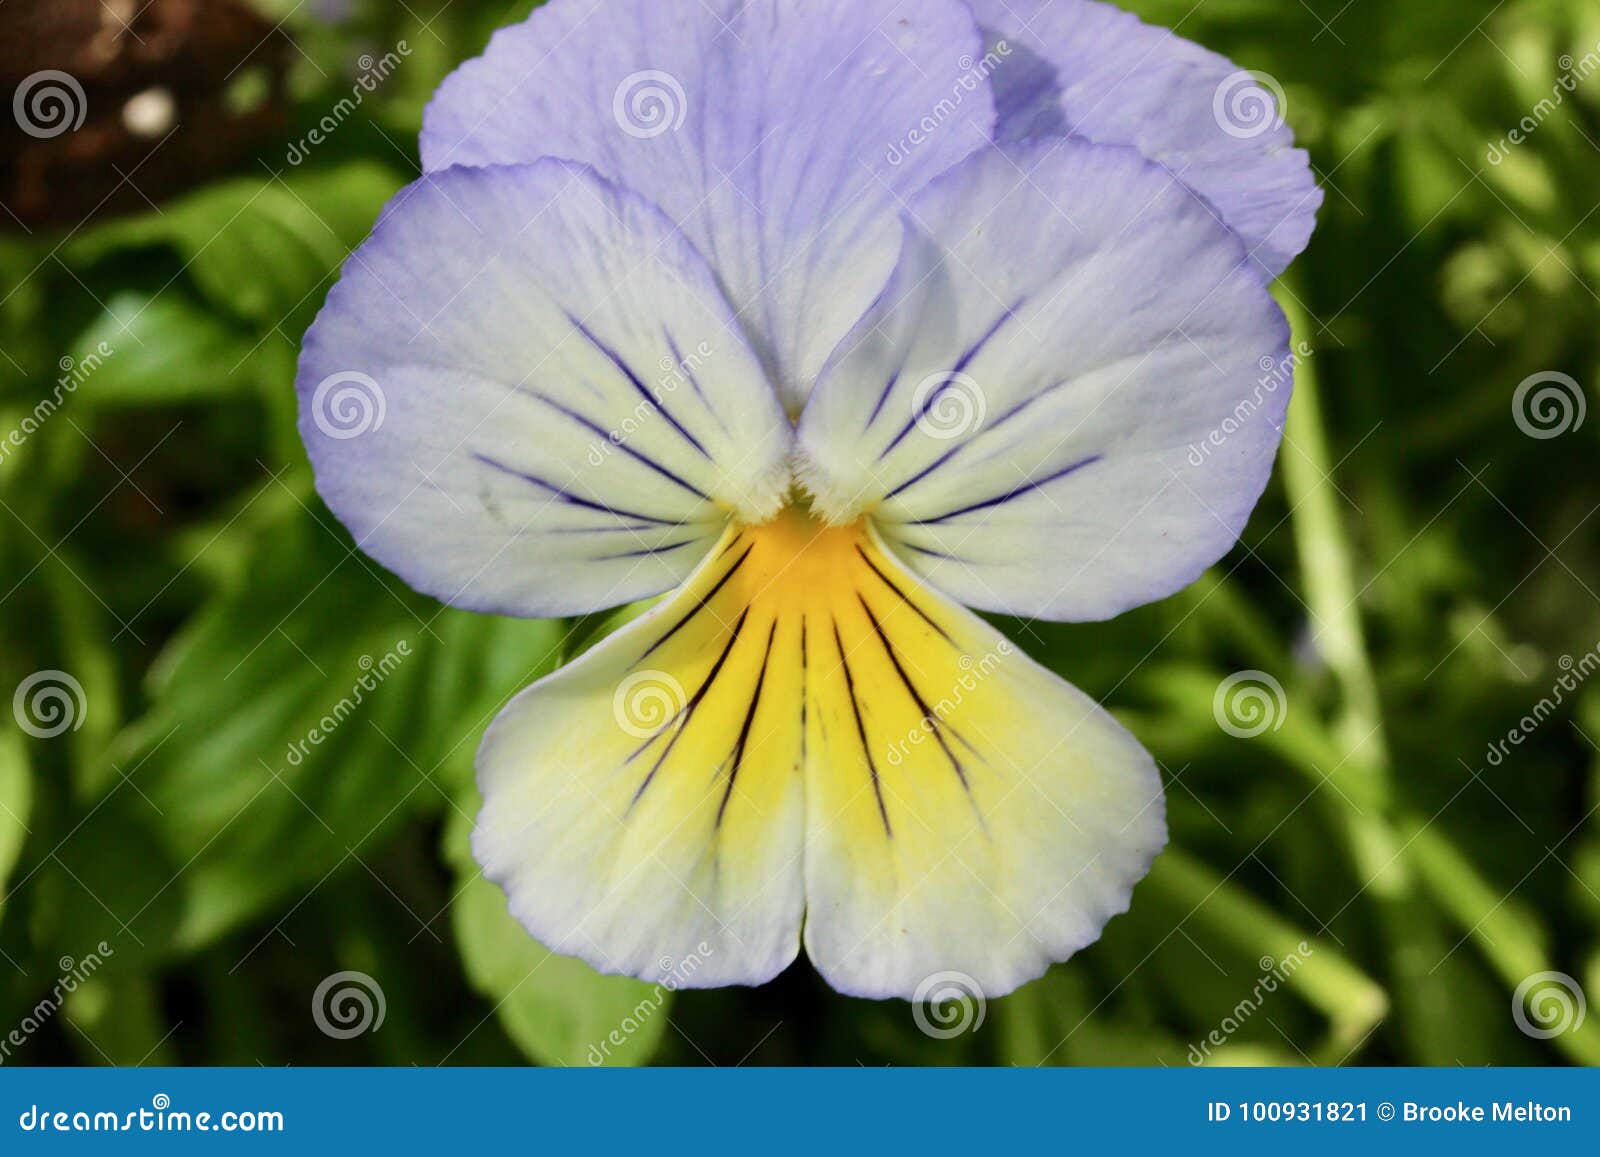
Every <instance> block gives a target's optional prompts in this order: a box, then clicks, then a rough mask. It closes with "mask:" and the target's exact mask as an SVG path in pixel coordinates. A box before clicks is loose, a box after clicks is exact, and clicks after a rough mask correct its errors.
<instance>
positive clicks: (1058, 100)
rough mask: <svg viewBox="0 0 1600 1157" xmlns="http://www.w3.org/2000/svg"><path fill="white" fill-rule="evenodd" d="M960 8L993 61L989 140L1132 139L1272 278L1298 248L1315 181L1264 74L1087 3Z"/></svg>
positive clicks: (1309, 221)
mask: <svg viewBox="0 0 1600 1157" xmlns="http://www.w3.org/2000/svg"><path fill="white" fill-rule="evenodd" d="M971 5H972V10H973V12H974V13H975V14H976V15H977V17H978V23H979V24H980V25H981V26H982V28H983V30H984V34H985V36H986V38H987V41H988V44H989V46H990V52H989V55H988V56H987V57H986V59H987V60H990V61H995V62H997V63H995V66H994V68H993V70H992V73H991V75H990V82H991V85H992V87H993V89H994V95H995V106H996V112H997V118H998V124H997V127H996V133H995V136H996V140H998V141H1000V142H1002V143H1005V142H1016V141H1021V140H1026V139H1028V138H1030V137H1035V136H1041V135H1045V136H1058V135H1063V134H1072V135H1074V136H1081V137H1085V138H1087V139H1089V140H1092V141H1098V142H1101V143H1103V144H1112V145H1132V146H1133V147H1135V148H1137V149H1138V150H1139V151H1140V152H1142V153H1144V155H1145V156H1147V157H1149V158H1151V159H1152V160H1156V161H1159V162H1161V163H1162V164H1164V165H1166V166H1167V167H1168V168H1170V169H1172V171H1173V172H1175V173H1176V174H1177V175H1178V176H1179V177H1180V178H1181V179H1182V180H1183V182H1184V183H1185V184H1187V185H1188V186H1189V187H1190V188H1192V189H1193V190H1194V191H1195V192H1197V193H1199V194H1200V195H1201V196H1203V197H1204V198H1206V200H1207V201H1209V202H1210V203H1211V205H1212V206H1213V207H1214V208H1215V209H1216V211H1217V213H1218V215H1219V216H1220V217H1221V218H1222V219H1223V220H1224V221H1226V222H1227V224H1228V226H1229V227H1230V228H1231V229H1233V230H1234V231H1235V232H1236V233H1238V234H1239V235H1240V236H1241V237H1243V238H1244V240H1245V245H1246V247H1247V248H1248V249H1249V250H1250V253H1251V256H1252V257H1253V258H1254V259H1255V260H1256V261H1258V262H1260V264H1261V267H1262V268H1263V269H1264V270H1266V272H1267V273H1268V274H1269V275H1270V276H1273V277H1276V276H1277V275H1278V274H1280V273H1282V272H1283V271H1284V269H1286V268H1287V267H1288V265H1289V263H1290V262H1291V261H1293V260H1294V259H1295V257H1296V256H1298V255H1299V254H1300V252H1301V250H1303V249H1304V248H1305V247H1306V244H1307V242H1308V241H1309V240H1310V239H1311V231H1312V228H1313V227H1314V226H1315V224H1316V215H1317V209H1318V208H1319V207H1320V206H1321V204H1322V190H1321V189H1319V188H1317V185H1316V181H1315V178H1314V176H1313V174H1312V172H1311V166H1310V163H1309V160H1308V158H1307V156H1306V153H1305V151H1304V150H1302V149H1297V148H1294V147H1293V146H1294V133H1293V132H1292V131H1291V130H1290V129H1289V128H1288V127H1287V126H1286V125H1285V123H1284V112H1285V110H1284V107H1283V103H1284V97H1283V92H1282V90H1281V88H1279V87H1278V85H1277V82H1276V81H1274V80H1273V79H1272V78H1271V77H1268V76H1264V75H1261V74H1256V73H1251V72H1248V71H1245V70H1242V69H1240V68H1239V66H1238V65H1236V64H1234V63H1233V62H1231V61H1229V60H1228V59H1227V58H1226V57H1223V56H1219V55H1218V54H1217V53H1215V52H1211V51H1210V50H1208V49H1205V48H1202V47H1200V45H1198V44H1195V43H1193V42H1192V41H1189V40H1185V39H1183V38H1182V37H1180V36H1177V35H1175V34H1174V33H1172V32H1170V31H1168V30H1167V29H1165V28H1157V27H1153V26H1151V25H1148V24H1145V23H1143V22H1142V21H1140V20H1139V19H1138V18H1137V17H1135V16H1133V15H1132V14H1131V13H1128V12H1124V11H1122V10H1121V9H1119V8H1114V7H1112V6H1111V5H1109V4H1101V3H1098V2H1097V0H971ZM997 46H1003V53H1002V52H1001V51H999V50H998V49H997Z"/></svg>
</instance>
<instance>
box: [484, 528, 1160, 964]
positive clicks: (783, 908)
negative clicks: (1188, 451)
mask: <svg viewBox="0 0 1600 1157" xmlns="http://www.w3.org/2000/svg"><path fill="white" fill-rule="evenodd" d="M479 778H480V782H481V784H482V786H483V790H484V796H485V806H484V811H483V815H482V817H481V819H480V823H479V828H478V832H477V834H476V836H475V848H476V850H477V853H478V856H479V859H480V861H481V862H482V863H483V864H484V867H485V871H486V873H487V874H489V875H490V876H491V877H492V878H494V879H496V880H498V881H499V882H500V883H501V884H502V885H504V886H505V888H506V889H507V891H508V893H509V894H510V897H511V907H512V911H513V912H515V913H516V914H517V915H518V917H519V918H520V919H522V921H523V923H524V924H525V925H526V926H527V927H528V928H529V930H530V931H531V932H533V934H534V935H535V936H537V937H539V938H540V939H541V940H543V941H544V942H545V943H546V944H547V945H549V946H550V947H552V948H554V949H556V950H557V951H561V952H566V953H571V954H573V955H578V956H581V957H583V958H584V959H586V960H589V961H590V962H591V963H593V964H595V965H596V966H597V967H599V968H602V969H603V970H608V971H620V972H627V973H630V974H633V975H639V976H645V977H647V978H656V979H673V978H674V970H675V969H678V966H679V962H681V961H683V960H684V959H686V958H687V957H689V956H693V957H695V958H696V960H697V961H698V963H697V964H696V965H695V968H694V971H693V973H692V975H691V976H689V977H681V976H678V977H675V978H676V979H677V980H678V981H679V982H680V983H685V984H725V983H736V982H744V983H759V982H761V981H763V980H766V979H768V978H770V977H771V976H773V975H775V974H776V973H777V972H778V971H781V970H782V968H783V967H784V966H785V965H787V964H788V963H789V961H791V960H792V959H793V957H794V955H795V953H796V951H797V950H798V942H799V939H800V927H801V922H802V918H804V922H805V942H806V946H807V950H808V952H809V954H810V955H811V957H812V959H813V961H814V962H815V963H816V965H817V967H818V969H819V970H820V971H821V972H822V973H823V974H824V976H826V977H827V979H828V980H829V981H830V982H831V983H832V984H833V985H834V986H835V987H836V988H839V989H841V990H843V991H847V992H853V993H858V994H862V995H870V996H910V995H912V994H913V993H914V992H915V991H916V989H917V986H918V985H919V984H920V983H921V982H922V981H923V980H924V979H925V978H927V977H928V976H930V975H931V974H933V973H936V972H942V971H960V972H965V973H967V974H968V975H969V976H971V977H972V979H973V980H974V982H976V983H977V985H978V986H979V987H980V988H982V989H983V990H984V991H985V992H986V993H988V994H989V995H991V996H994V995H999V994H1001V993H1003V992H1006V991H1009V990H1010V989H1011V988H1014V987H1015V986H1016V985H1017V984H1019V983H1022V982H1023V981H1025V980H1028V979H1030V978H1032V977H1034V976H1037V975H1039V974H1040V973H1041V972H1042V971H1043V970H1044V968H1046V967H1047V966H1048V965H1049V963H1050V962H1052V961H1055V960H1061V959H1065V958H1066V957H1067V956H1069V955H1070V954H1071V953H1072V952H1074V951H1076V950H1077V949H1078V948H1080V947H1082V946H1083V945H1085V944H1087V943H1089V942H1091V941H1092V940H1094V939H1095V938H1096V937H1097V936H1098V935H1099V932H1100V930H1101V928H1102V927H1103V926H1104V924H1105V922H1106V921H1107V920H1108V919H1109V918H1110V917H1111V916H1112V915H1114V914H1115V913H1117V912H1119V911H1122V910H1123V909H1125V907H1126V906H1127V902H1128V898H1129V895H1130V893H1131V890H1132V887H1133V885H1134V883H1136V882H1137V881H1138V879H1140V878H1141V877H1142V876H1143V875H1144V873H1145V871H1146V870H1147V869H1148V866H1149V863H1150V861H1151V859H1152V858H1153V857H1154V855H1155V853H1156V852H1157V851H1158V850H1159V849H1160V847H1161V846H1162V844H1163V843H1164V841H1165V824H1164V819H1163V802H1162V796H1161V786H1160V780H1159V777H1158V776H1157V774H1156V771H1155V767H1154V765H1153V763H1152V761H1151V760H1150V758H1149V756H1148V755H1147V754H1146V753H1145V752H1144V751H1143V749H1142V748H1140V747H1139V745H1138V743H1137V742H1135V741H1134V740H1133V738H1132V737H1131V736H1130V735H1129V734H1128V733H1127V732H1126V731H1125V730H1124V729H1123V728H1122V727H1120V726H1119V725H1118V724H1117V723H1116V722H1115V721H1113V720H1112V719H1111V718H1110V716H1109V715H1107V714H1106V713H1105V712H1104V711H1102V710H1101V709H1100V708H1099V707H1098V706H1097V705H1096V704H1094V702H1093V701H1092V700H1090V699H1088V698H1087V697H1086V696H1084V695H1082V694H1081V693H1080V692H1078V691H1076V690H1075V689H1074V688H1072V687H1070V686H1069V685H1067V684H1066V683H1064V682H1062V681H1061V680H1060V679H1058V678H1056V677H1055V676H1054V675H1052V674H1050V673H1049V672H1047V671H1045V670H1044V669H1043V668H1041V667H1039V666H1038V665H1037V664H1035V663H1033V662H1032V661H1031V660H1029V659H1028V658H1027V657H1026V656H1025V655H1023V654H1022V653H1021V652H1020V651H1018V650H1017V649H1016V648H1015V647H1014V646H1012V645H1011V644H1010V643H1009V642H1007V641H1006V640H1005V638H1004V637H1003V636H1001V635H1000V634H999V633H998V632H996V631H995V630H993V629H992V628H991V627H989V626H988V625H987V624H985V623H984V622H983V621H982V620H981V619H979V618H977V617H976V616H975V615H972V614H971V613H969V612H967V611H965V610H963V609H961V608H959V607H957V606H954V605H952V604H950V603H949V602H947V601H946V600H944V599H942V598H940V597H937V596H935V595H933V594H932V593H930V592H929V591H927V590H926V589H925V588H922V587H919V586H918V585H917V582H916V580H915V579H913V578H912V577H911V576H910V575H909V574H908V572H907V571H906V570H905V569H904V568H903V567H901V566H900V565H899V564H898V562H896V561H895V560H894V559H893V557H892V556H891V555H890V554H889V553H888V552H887V550H886V549H885V548H884V546H883V545H882V543H881V542H880V541H879V540H878V538H877V536H876V535H875V533H874V532H873V531H872V530H871V528H870V526H868V525H867V524H864V523H862V524H857V525H855V526H849V527H825V526H823V525H822V524H820V523H818V522H815V521H813V520H812V519H811V518H809V517H808V516H807V515H806V514H805V513H803V512H801V511H795V510H791V511H787V512H785V513H784V514H783V515H781V516H780V517H779V518H778V519H776V520H775V521H773V522H771V523H768V524H766V525H764V526H760V527H750V528H742V529H733V530H730V531H729V532H728V534H727V536H726V537H725V539H724V541H723V543H722V544H721V545H720V546H719V548H718V549H717V551H716V552H715V553H714V555H713V557H712V558H711V559H710V560H708V562H707V563H706V564H705V565H703V566H702V567H701V568H700V570H699V571H698V572H697V573H696V574H695V575H694V576H693V577H692V578H691V579H690V581H689V582H688V583H686V584H685V586H684V587H683V588H682V589H681V590H679V591H678V592H676V593H675V594H674V595H672V596H671V597H670V598H668V599H667V600H665V601H664V602H662V603H661V604H660V605H659V606H657V607H656V608H654V609H653V610H652V611H651V612H650V613H649V614H647V615H645V616H644V617H642V618H640V619H638V620H636V621H635V622H633V623H631V624H629V625H628V626H627V627H625V628H623V629H622V630H620V631H618V632H617V633H616V634H614V635H612V636H610V637H609V638H607V639H606V640H605V641H603V642H602V643H600V644H599V645H598V646H596V647H595V648H594V649H593V650H591V651H589V652H588V653H587V654H586V655H584V656H583V657H582V658H580V659H579V660H578V661H577V662H575V663H573V664H572V665H571V666H569V667H568V668H566V669H564V670H563V671H561V672H558V673H557V674H555V675H553V676H551V677H550V678H549V679H546V680H544V681H543V682H541V683H539V684H537V685H535V686H534V687H532V688H530V689H529V690H528V691H526V692H524V693H523V695H522V696H520V697H519V698H518V699H517V700H515V701H514V702H513V703H512V705H511V706H509V707H508V708H507V709H506V711H505V712H504V713H503V714H502V715H501V717H500V718H499V719H498V720H496V722H495V724H494V726H493V727H492V728H491V729H490V733H489V735H488V737H487V738H486V740H485V742H484V747H483V749H482V751H481V752H480V756H479Z"/></svg>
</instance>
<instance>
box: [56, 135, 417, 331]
mask: <svg viewBox="0 0 1600 1157" xmlns="http://www.w3.org/2000/svg"><path fill="white" fill-rule="evenodd" d="M400 184H401V181H400V178H399V177H398V176H397V175H396V174H395V173H394V172H392V171H391V170H389V169H388V168H386V167H384V166H381V165H377V164H374V163H371V162H367V161H361V162H355V163H351V164H347V165H342V166H340V167H339V168H336V169H329V170H326V171H320V172H318V171H313V172H297V173H293V174H290V175H288V176H282V177H272V178H267V179H256V178H238V179H235V180H231V181H226V182H223V183H221V184H217V185H211V186H208V187H206V188H204V189H201V190H200V191H198V192H196V193H192V194H190V195H189V196H187V197H185V198H183V199H181V200H179V201H177V202H175V203H174V204H172V205H169V206H167V207H166V208H165V209H164V210H163V211H162V212H160V213H159V214H154V215H147V216H143V217H136V218H133V219H132V220H129V221H124V222H117V223H113V224H110V225H106V226H103V227H101V228H99V229H97V230H95V231H93V232H91V233H90V234H88V235H87V236H85V237H84V238H83V239H81V240H79V241H77V242H75V243H73V244H72V245H70V246H69V247H68V249H67V253H68V258H69V261H70V262H73V263H82V264H87V263H92V262H95V261H98V260H100V259H102V258H105V257H107V256H110V255H112V254H114V253H117V252H120V251H123V250H130V249H139V248H144V247H149V246H168V247H171V248H173V249H175V250H176V251H177V254H178V256H179V257H180V258H181V259H182V262H183V266H184V268H185V269H186V270H187V271H188V273H189V275H190V276H191V277H192V278H193V279H194V282H195V284H196V285H197V286H199V288H200V291H201V292H202V293H203V294H204V295H205V296H206V297H207V298H208V299H209V300H211V301H214V302H216V303H217V304H218V305H221V306H223V307H224V308H226V309H228V310H229V311H231V312H232V313H234V314H235V315H237V316H239V317H241V318H245V319H248V320H251V321H255V322H261V323H265V324H266V325H268V326H277V325H279V324H280V323H284V322H286V321H287V319H288V318H289V316H290V315H300V314H304V313H307V312H309V311H308V310H307V308H306V307H307V303H308V299H309V298H311V297H312V296H313V295H315V293H316V291H317V289H318V288H319V287H321V286H322V285H323V283H324V282H325V281H328V280H330V279H331V277H332V276H333V274H334V273H335V272H337V271H338V269H339V266H340V265H342V264H343V263H344V260H345V258H346V257H347V256H348V255H349V253H350V250H351V249H353V248H354V247H355V246H356V245H358V244H359V243H360V242H361V240H362V239H363V238H364V237H365V236H366V235H367V232H368V231H369V230H370V229H371V227H372V223H373V221H374V220H376V219H377V216H378V212H379V210H380V209H382V208H383V205H384V203H385V202H386V201H387V200H388V199H389V198H390V197H391V196H393V195H394V193H395V191H396V190H397V189H399V187H400ZM313 304H314V303H313Z"/></svg>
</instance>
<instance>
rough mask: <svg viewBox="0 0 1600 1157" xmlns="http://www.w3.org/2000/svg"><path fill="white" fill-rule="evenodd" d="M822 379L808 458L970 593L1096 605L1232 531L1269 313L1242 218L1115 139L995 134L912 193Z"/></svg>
mask: <svg viewBox="0 0 1600 1157" xmlns="http://www.w3.org/2000/svg"><path fill="white" fill-rule="evenodd" d="M908 216H909V217H910V218H911V219H912V220H913V221H914V222H915V225H913V226H908V235H907V242H906V248H905V252H904V254H903V256H902V259H901V263H900V266H899V267H898V268H897V270H896V271H895V275H894V278H893V280H892V281H891V282H890V284H889V287H888V288H887V289H886V290H885V292H884V295H883V297H882V298H881V299H880V300H879V302H878V303H877V304H876V305H875V306H874V307H873V309H872V310H871V311H870V312H869V313H868V314H867V316H866V317H865V318H863V320H862V322H861V324H860V326H859V327H858V328H857V330H856V331H855V332H854V333H853V334H852V335H851V336H850V337H849V338H848V339H847V340H846V341H845V343H844V345H843V346H842V347H841V348H840V352H839V354H838V356H837V357H836V359H835V360H834V361H832V362H831V363H830V364H829V366H828V368H827V370H826V371H825V372H824V374H823V375H822V377H821V379H820V380H819V382H818V384H817V387H816V390H815V391H814V392H813V394H812V398H811V402H810V404H809V405H808V407H807V409H806V411H805V415H804V417H803V419H802V421H801V424H800V434H799V437H800V446H801V450H802V452H803V453H804V455H805V457H806V459H807V466H806V468H805V470H804V475H803V479H804V481H805V484H806V485H807V486H808V487H809V488H810V489H811V490H812V491H813V493H814V494H815V495H816V497H817V502H818V506H819V509H821V510H822V511H823V512H824V513H825V514H826V515H827V516H828V517H830V518H833V519H835V520H837V521H848V520H850V519H852V518H855V517H857V516H858V515H859V514H861V513H863V512H870V513H871V515H872V517H873V519H874V521H875V522H876V523H877V525H878V527H879V529H880V531H881V532H882V534H883V536H884V538H885V540H886V541H887V542H888V543H889V544H890V545H891V546H893V547H896V548H897V549H898V550H899V551H900V552H901V553H902V556H903V557H904V558H905V560H906V561H907V563H908V564H909V565H910V566H912V567H913V569H915V570H916V571H918V572H919V573H920V574H922V575H924V576H926V577H928V578H929V579H930V580H931V581H933V582H934V584H935V585H937V586H940V587H942V588H944V589H945V590H946V591H948V592H949V593H950V594H953V595H955V596H956V597H957V598H959V599H960V600H961V601H962V602H964V603H966V604H968V605H969V606H976V607H981V608H984V609H988V610H995V611H1004V612H1010V613H1016V614H1027V615H1036V616H1039V617H1043V618H1053V619H1100V618H1107V617H1110V616H1112V615H1115V614H1119V613H1121V612H1122V611H1124V610H1127V609H1128V608H1129V607H1133V606H1138V605H1139V604H1141V603H1145V602H1149V601H1152V600H1154V599H1158V598H1163V597H1165V596H1166V595H1169V594H1171V593H1172V592H1173V591H1176V590H1178V589H1181V588H1182V587H1184V586H1186V585H1188V584H1189V583H1190V582H1192V581H1194V579H1196V578H1197V577H1199V575H1200V573H1201V572H1202V571H1203V570H1204V569H1205V568H1206V567H1207V566H1209V565H1210V564H1211V563H1213V562H1215V561H1216V560H1217V559H1218V558H1220V557H1221V556H1222V555H1223V554H1224V553H1225V552H1226V551H1227V550H1228V548H1229V547H1231V546H1232V545H1233V543H1234V542H1235V541H1236V540H1237V538H1238V536H1239V534H1240V532H1241V531H1242V530H1243V528H1244V524H1245V521H1246V519H1247V518H1248V516H1249V513H1250V511H1251V509H1252V508H1253V507H1254V505H1255V503H1256V500H1257V499H1258V498H1259V497H1260V495H1261V492H1262V490H1263V489H1264V487H1265V486H1266V481H1267V478H1268V475H1269V474H1270V472H1271V468H1272V461H1273V457H1274V455H1275V454H1276V451H1277V447H1278V442H1279V439H1280V437H1281V431H1282V424H1283V415H1284V411H1285V409H1286V407H1287V404H1288V395H1289V380H1288V379H1289V371H1290V368H1291V363H1290V362H1289V359H1288V357H1287V343H1288V325H1287V323H1286V322H1285V321H1284V318H1283V314H1282V312H1281V311H1280V310H1279V309H1278V307H1277V305H1276V304H1275V303H1274V302H1273V300H1272V298H1271V297H1270V295H1269V294H1268V293H1267V291H1266V289H1265V287H1264V286H1263V285H1262V281H1261V277H1260V276H1259V274H1258V272H1257V270H1255V269H1254V268H1252V267H1251V265H1250V264H1249V262H1247V261H1246V259H1245V254H1244V249H1243V247H1242V246H1241V245H1240V243H1239V240H1238V238H1237V237H1236V236H1235V235H1234V234H1232V233H1231V232H1229V231H1228V230H1227V229H1225V228H1224V227H1223V226H1222V225H1221V224H1219V223H1218V222H1217V221H1216V219H1215V218H1214V217H1213V216H1212V215H1211V213H1210V212H1209V211H1208V210H1207V209H1206V207H1205V206H1203V205H1201V204H1199V203H1198V202H1197V201H1196V200H1195V198H1194V197H1193V196H1191V195H1190V194H1189V193H1188V192H1187V190H1185V189H1184V188H1183V187H1182V186H1181V185H1180V184H1179V183H1178V182H1177V181H1176V179H1175V178H1174V177H1173V176H1172V175H1171V173H1170V172H1168V171H1167V170H1165V169H1164V168H1162V167H1160V166H1158V165H1155V164H1153V163H1151V162H1149V161H1147V160H1145V159H1144V158H1142V157H1141V156H1139V155H1138V154H1137V153H1135V152H1134V151H1133V150H1131V149H1126V148H1113V147H1110V146H1105V145H1094V144H1089V143H1087V142H1083V141H1077V140H1070V139H1066V138H1058V139H1054V140H1051V141H1044V142H1038V143H1035V144H1032V145H1028V146H1024V147H1022V148H1020V149H1017V150H1014V151H1009V152H1005V151H1001V150H999V149H996V150H994V151H992V152H990V153H987V154H983V155H979V156H976V157H974V158H972V159H971V160H969V161H967V162H965V163H964V164H963V165H961V166H960V167H959V168H958V169H956V170H954V171H952V172H951V173H949V174H947V175H946V176H945V177H943V178H941V179H940V180H939V181H936V182H935V183H934V184H933V185H932V186H931V187H930V188H929V189H928V190H927V191H926V192H925V193H924V194H923V195H922V196H920V197H918V198H917V199H916V200H915V201H914V202H913V203H912V206H911V209H910V211H909V214H908Z"/></svg>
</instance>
